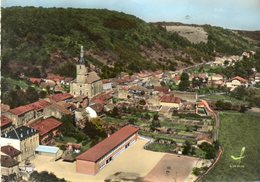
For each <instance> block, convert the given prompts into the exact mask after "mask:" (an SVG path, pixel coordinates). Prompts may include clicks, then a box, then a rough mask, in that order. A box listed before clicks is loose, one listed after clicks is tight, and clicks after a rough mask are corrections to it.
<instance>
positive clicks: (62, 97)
mask: <svg viewBox="0 0 260 182" xmlns="http://www.w3.org/2000/svg"><path fill="white" fill-rule="evenodd" d="M72 98H73V95H71V94H69V93H59V94H54V95H51V96H49V97H48V98H46V100H48V101H49V102H51V103H56V102H60V101H69V100H70V99H72Z"/></svg>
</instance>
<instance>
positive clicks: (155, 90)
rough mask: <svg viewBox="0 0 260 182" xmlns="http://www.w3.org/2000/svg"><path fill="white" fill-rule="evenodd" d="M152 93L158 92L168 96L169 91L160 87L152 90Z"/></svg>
mask: <svg viewBox="0 0 260 182" xmlns="http://www.w3.org/2000/svg"><path fill="white" fill-rule="evenodd" d="M153 90H154V92H158V93H163V94H169V93H170V89H169V88H167V87H162V86H156V87H154V88H153Z"/></svg>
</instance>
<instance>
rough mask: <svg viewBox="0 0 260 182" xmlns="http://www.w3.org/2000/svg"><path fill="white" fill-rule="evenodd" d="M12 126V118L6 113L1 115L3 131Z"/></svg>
mask: <svg viewBox="0 0 260 182" xmlns="http://www.w3.org/2000/svg"><path fill="white" fill-rule="evenodd" d="M11 127H12V120H11V119H9V118H8V117H6V116H5V115H1V133H6V132H7V131H9V130H10V129H11Z"/></svg>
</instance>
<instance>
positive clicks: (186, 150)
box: [182, 140, 192, 155]
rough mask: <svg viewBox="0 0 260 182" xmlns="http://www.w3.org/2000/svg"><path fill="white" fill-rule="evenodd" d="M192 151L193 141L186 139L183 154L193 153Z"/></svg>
mask: <svg viewBox="0 0 260 182" xmlns="http://www.w3.org/2000/svg"><path fill="white" fill-rule="evenodd" d="M191 151H192V146H191V143H190V142H189V141H188V140H186V141H185V143H184V145H183V151H182V154H184V155H189V154H191Z"/></svg>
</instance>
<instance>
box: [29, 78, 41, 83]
mask: <svg viewBox="0 0 260 182" xmlns="http://www.w3.org/2000/svg"><path fill="white" fill-rule="evenodd" d="M29 81H30V82H32V83H34V84H39V83H41V81H42V79H41V78H33V77H30V78H29Z"/></svg>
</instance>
